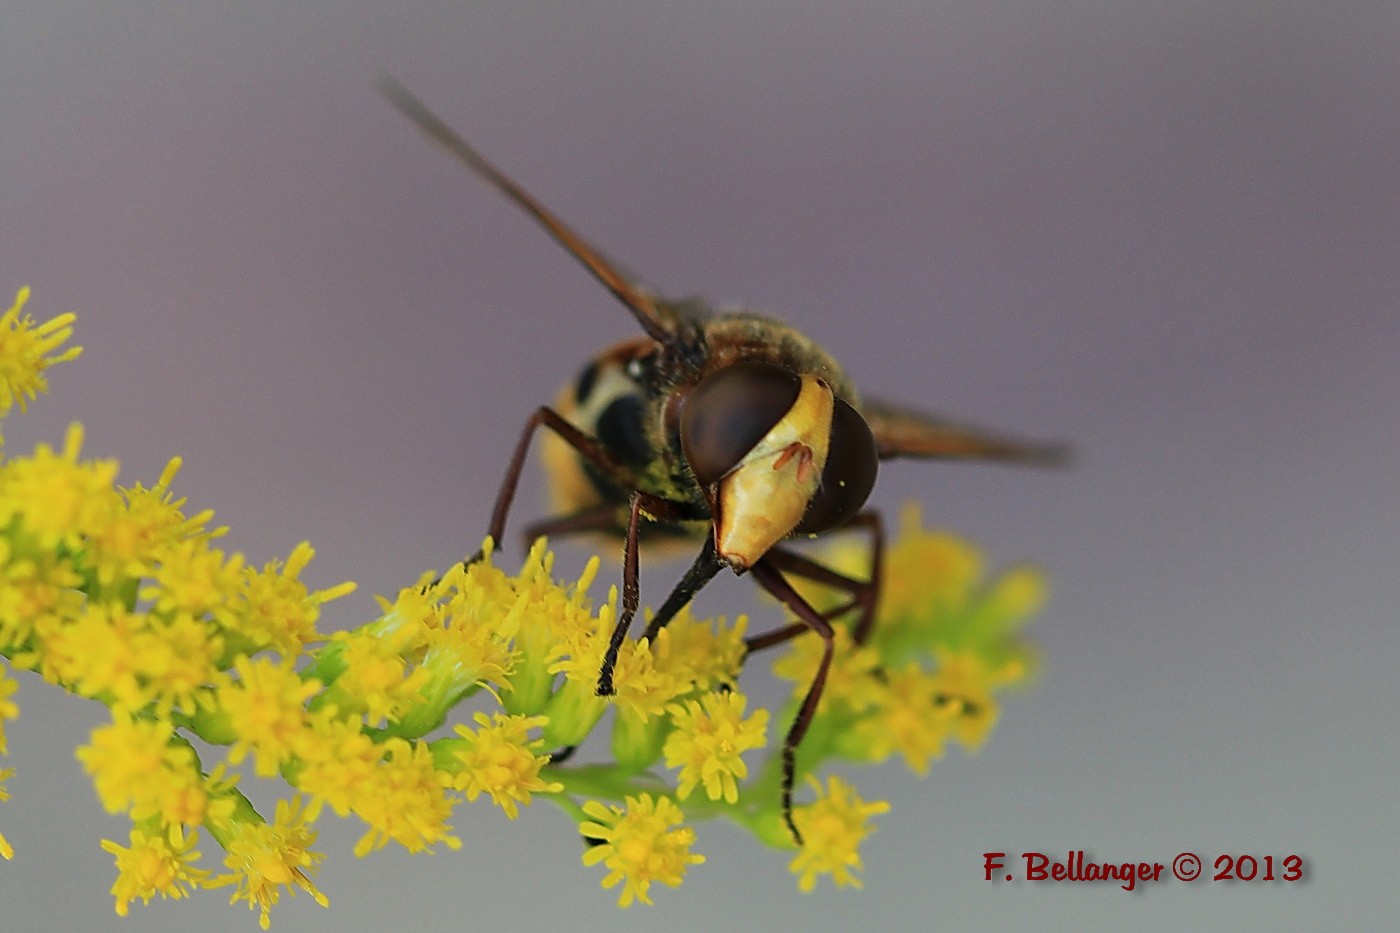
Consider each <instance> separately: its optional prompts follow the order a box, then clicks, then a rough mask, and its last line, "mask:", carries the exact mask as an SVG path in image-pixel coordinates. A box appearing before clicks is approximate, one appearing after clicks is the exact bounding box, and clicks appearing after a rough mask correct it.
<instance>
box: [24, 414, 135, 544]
mask: <svg viewBox="0 0 1400 933" xmlns="http://www.w3.org/2000/svg"><path fill="white" fill-rule="evenodd" d="M82 446H83V429H82V427H81V426H80V425H76V424H74V425H70V426H69V428H68V434H67V436H66V437H65V439H64V443H63V450H62V451H61V452H58V453H55V452H54V450H53V448H51V447H49V445H47V444H39V445H37V446H36V447H35V448H34V454H33V456H30V457H18V458H16V459H14V460H10V461H7V462H6V463H5V464H4V467H3V469H0V528H3V527H5V526H7V525H8V524H9V523H10V522H11V521H14V520H16V519H18V521H19V525H20V530H21V532H23V533H27V534H28V535H32V536H33V538H34V540H35V542H36V543H37V545H38V546H39V547H40V548H42V549H48V550H54V549H57V548H59V547H66V548H68V549H70V550H77V549H78V548H80V547H81V545H82V540H83V537H84V536H85V535H87V534H88V533H90V532H91V531H92V530H93V529H94V528H98V527H101V526H102V525H104V524H106V523H107V522H108V521H109V520H110V517H111V516H112V515H114V514H116V513H117V512H118V511H119V510H120V509H121V507H122V506H121V497H120V496H118V495H117V491H116V489H114V488H113V485H112V484H113V482H114V481H115V480H116V477H117V462H116V461H115V460H91V461H80V460H79V459H78V455H79V452H80V451H81V449H82Z"/></svg>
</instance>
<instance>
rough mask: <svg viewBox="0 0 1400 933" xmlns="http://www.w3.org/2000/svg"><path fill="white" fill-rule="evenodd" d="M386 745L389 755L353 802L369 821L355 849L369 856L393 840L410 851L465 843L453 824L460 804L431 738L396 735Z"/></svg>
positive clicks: (458, 846)
mask: <svg viewBox="0 0 1400 933" xmlns="http://www.w3.org/2000/svg"><path fill="white" fill-rule="evenodd" d="M384 748H385V750H386V752H387V754H386V755H385V758H384V760H383V761H381V762H380V763H379V765H378V767H376V768H375V770H374V774H373V775H372V777H371V778H370V780H369V782H368V783H367V784H366V785H365V786H364V787H363V788H361V789H360V792H359V793H358V794H356V796H355V799H354V802H353V803H352V805H351V808H352V809H353V810H354V812H355V815H356V816H358V817H359V818H360V819H362V820H364V821H365V823H366V824H367V825H368V826H369V831H368V832H367V833H365V834H364V836H362V837H361V838H360V841H359V842H358V843H356V844H355V854H356V855H361V856H362V855H368V854H369V853H370V852H373V851H374V850H375V849H379V848H382V847H383V846H384V845H385V844H386V843H388V842H389V841H390V840H393V841H394V842H397V843H398V844H399V845H401V846H403V847H404V848H405V849H407V850H408V851H409V852H421V851H424V850H431V849H432V847H433V846H435V845H437V844H438V843H442V844H443V845H445V846H447V847H448V848H449V849H456V848H460V847H461V845H462V841H461V840H460V839H458V838H457V837H456V836H454V835H452V827H451V826H449V825H448V823H447V818H448V817H449V816H451V815H452V805H453V803H454V798H453V796H452V795H450V794H448V793H447V788H446V787H445V786H444V785H445V784H446V783H447V781H448V778H447V777H446V776H445V775H443V774H442V773H441V772H439V771H438V770H437V769H436V768H435V767H434V766H433V755H432V751H431V749H429V747H428V745H427V743H426V742H408V741H406V740H404V739H398V738H391V739H389V740H388V741H387V742H385V743H384Z"/></svg>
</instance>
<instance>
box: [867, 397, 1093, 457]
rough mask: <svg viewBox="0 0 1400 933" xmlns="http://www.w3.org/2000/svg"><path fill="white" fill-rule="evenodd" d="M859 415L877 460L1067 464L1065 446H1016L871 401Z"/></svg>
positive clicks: (976, 430)
mask: <svg viewBox="0 0 1400 933" xmlns="http://www.w3.org/2000/svg"><path fill="white" fill-rule="evenodd" d="M861 413H862V414H863V415H864V416H865V420H866V422H867V423H868V424H869V425H870V431H871V433H872V434H874V435H875V446H876V449H877V450H878V451H879V454H880V459H882V460H886V459H890V458H892V457H928V458H932V459H943V460H1001V461H1006V462H1010V463H1026V464H1033V465H1041V466H1055V465H1059V464H1063V463H1065V462H1067V461H1068V459H1069V454H1070V450H1069V447H1068V446H1067V445H1064V444H1041V443H1034V442H1027V441H1021V440H1018V439H1015V438H1010V437H1006V436H1003V435H1000V434H995V433H992V432H990V431H984V430H982V429H981V428H976V427H973V426H971V425H967V424H959V423H957V422H954V421H947V420H944V419H943V418H939V417H937V416H934V415H929V414H925V413H924V412H920V411H914V410H913V409H910V408H905V407H903V406H901V405H892V404H890V403H888V402H882V401H878V400H875V399H866V400H864V404H863V405H862V411H861Z"/></svg>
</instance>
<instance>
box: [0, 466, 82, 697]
mask: <svg viewBox="0 0 1400 933" xmlns="http://www.w3.org/2000/svg"><path fill="white" fill-rule="evenodd" d="M4 469H5V467H4V466H0V470H4ZM81 582H82V576H81V575H80V574H79V573H78V570H77V568H76V567H75V566H74V563H73V560H72V558H71V557H70V556H68V555H61V554H58V553H56V552H54V551H40V552H38V553H32V554H25V555H21V554H18V553H16V552H15V548H14V545H13V543H12V542H11V541H9V540H7V539H4V538H0V651H4V652H5V653H6V654H8V655H9V656H10V659H11V660H12V661H13V662H14V664H15V666H16V667H19V668H25V669H28V668H35V667H38V666H40V664H41V663H42V661H43V658H42V657H41V655H40V652H39V651H37V650H36V649H35V646H34V645H33V643H32V639H33V638H34V636H35V635H36V633H37V634H38V636H39V637H40V638H41V639H42V638H43V637H44V636H46V635H48V634H49V633H51V632H54V631H57V630H58V629H60V628H62V627H63V626H64V625H66V624H67V623H68V622H70V621H72V620H73V619H75V618H77V617H78V615H79V614H80V613H81V612H82V610H83V605H84V602H85V600H84V597H83V594H82V592H81V591H80V590H78V585H79V584H80V583H81ZM11 652H13V654H11Z"/></svg>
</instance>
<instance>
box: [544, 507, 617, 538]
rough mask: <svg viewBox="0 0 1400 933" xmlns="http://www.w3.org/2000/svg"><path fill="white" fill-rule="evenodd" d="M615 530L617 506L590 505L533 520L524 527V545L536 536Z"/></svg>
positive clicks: (548, 536) (546, 536)
mask: <svg viewBox="0 0 1400 933" xmlns="http://www.w3.org/2000/svg"><path fill="white" fill-rule="evenodd" d="M616 530H617V506H616V505H613V504H612V503H611V502H604V503H602V504H600V505H595V506H590V507H588V508H586V509H581V510H579V511H577V512H570V513H568V514H567V515H556V516H554V517H553V518H546V519H544V520H543V521H538V522H535V523H534V524H533V525H531V526H530V527H528V528H526V529H525V534H524V536H523V537H524V538H525V546H526V547H529V546H530V545H531V544H533V543H534V542H535V540H536V539H537V538H553V537H556V536H558V537H563V536H565V535H576V534H587V533H589V532H597V531H616Z"/></svg>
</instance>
